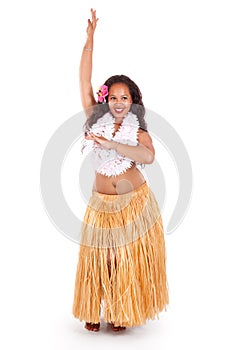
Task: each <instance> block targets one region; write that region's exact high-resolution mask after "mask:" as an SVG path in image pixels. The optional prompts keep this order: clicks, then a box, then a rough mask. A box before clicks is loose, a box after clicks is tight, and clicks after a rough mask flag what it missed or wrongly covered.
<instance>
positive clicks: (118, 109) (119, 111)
mask: <svg viewBox="0 0 233 350" xmlns="http://www.w3.org/2000/svg"><path fill="white" fill-rule="evenodd" d="M114 111H115V112H116V113H117V114H121V113H122V112H123V111H124V108H114Z"/></svg>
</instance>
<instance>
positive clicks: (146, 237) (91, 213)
mask: <svg viewBox="0 0 233 350" xmlns="http://www.w3.org/2000/svg"><path fill="white" fill-rule="evenodd" d="M168 303H169V296H168V283H167V277H166V250H165V241H164V232H163V223H162V218H161V214H160V211H159V207H158V204H157V201H156V199H155V196H154V194H153V192H152V191H151V189H150V188H149V186H148V184H147V183H146V182H144V183H143V184H142V185H141V186H140V187H138V188H137V189H135V190H134V191H132V192H128V193H125V194H120V195H109V194H103V193H98V192H95V191H93V192H92V196H91V198H90V200H89V204H88V206H87V209H86V212H85V215H84V220H83V226H82V237H81V242H80V249H79V259H78V264H77V270H76V280H75V288H74V301H73V309H72V312H73V315H74V317H76V318H79V319H80V321H82V320H85V321H86V322H93V323H99V322H100V310H101V307H102V308H103V318H104V320H105V321H106V322H113V323H114V324H115V325H116V326H126V327H134V326H138V325H142V324H145V323H146V320H147V319H154V318H155V316H157V318H159V313H160V312H161V311H162V310H164V309H165V310H166V305H168Z"/></svg>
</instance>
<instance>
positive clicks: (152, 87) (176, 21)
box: [0, 0, 233, 350]
mask: <svg viewBox="0 0 233 350" xmlns="http://www.w3.org/2000/svg"><path fill="white" fill-rule="evenodd" d="M91 7H94V8H96V9H97V11H98V16H99V17H100V20H99V23H98V29H97V32H96V41H95V51H94V71H93V86H94V88H97V87H98V86H99V85H100V84H102V83H103V81H104V80H105V79H107V78H108V77H109V76H110V75H113V74H121V73H122V74H126V75H129V76H130V77H131V78H132V79H133V80H135V82H136V83H137V84H138V85H139V86H140V88H141V90H142V92H143V99H144V103H145V105H146V107H147V108H149V109H152V110H153V111H155V112H157V113H158V114H160V115H161V116H163V117H164V118H165V119H166V120H167V121H168V122H169V123H170V124H171V125H173V127H174V128H175V129H176V131H177V132H178V133H179V135H180V136H181V138H182V140H183V142H184V144H185V146H186V148H187V150H188V152H189V156H190V159H191V162H192V167H193V175H194V188H193V196H192V202H191V205H190V208H189V211H188V213H187V215H186V217H185V219H184V221H183V223H182V224H181V225H180V226H179V227H178V229H177V230H176V231H175V232H174V233H173V234H172V235H170V236H168V235H167V236H165V239H166V246H167V256H168V262H167V265H168V266H167V270H168V279H169V287H170V306H169V308H168V311H167V312H166V313H163V314H162V315H161V318H160V320H159V321H149V322H148V324H147V325H146V326H143V327H138V328H135V329H131V330H128V331H127V332H125V333H124V334H117V335H116V334H112V333H111V332H110V331H108V330H107V329H106V327H105V326H103V328H102V330H101V331H100V332H99V333H96V334H93V333H90V332H88V331H86V330H84V329H83V323H81V322H79V321H78V320H76V319H74V318H73V316H72V314H71V307H72V299H73V288H74V277H75V271H76V263H77V252H78V245H77V244H75V243H73V242H71V241H70V240H68V239H67V238H65V237H64V236H63V235H61V234H60V233H59V232H58V231H57V229H56V227H55V226H54V225H53V224H52V222H51V221H50V219H49V217H48V216H47V214H46V212H45V210H44V207H43V203H42V200H41V196H40V178H39V176H40V165H41V159H42V156H43V152H44V149H45V147H46V145H47V142H48V140H49V139H50V137H51V135H52V134H53V133H54V131H55V130H56V129H57V128H58V127H59V126H60V125H61V124H62V123H63V122H64V121H65V120H67V119H68V118H70V117H71V116H73V115H74V114H76V113H77V112H79V111H80V110H81V104H80V98H79V86H78V65H79V59H80V54H81V50H82V46H83V44H84V40H85V36H86V33H85V31H86V24H87V18H88V17H89V9H90V8H91ZM232 16H233V14H232V9H231V1H226V0H222V1H207V0H196V1H184V0H183V1H181V0H177V1H171V0H164V1H154V0H153V1H152V0H151V1H147V0H145V1H126V0H117V1H109V0H108V1H107V0H101V1H89V0H88V1H83V2H82V3H81V2H80V1H72V0H66V1H52V0H46V1H45V0H40V1H26V0H22V1H8V2H5V3H4V4H3V3H1V7H0V33H1V34H0V35H1V65H0V69H1V72H0V73H1V78H0V81H1V83H0V84H1V91H0V92H1V94H0V98H1V135H0V141H1V164H2V167H1V195H0V197H1V202H2V205H1V245H0V249H1V252H0V259H1V261H0V267H1V298H0V303H1V305H0V317H1V340H0V342H1V343H3V344H1V348H3V349H16V348H23V349H44V350H46V349H54V350H55V349H56V350H63V349H66V350H67V349H71V350H72V349H80V348H81V347H85V348H87V349H90V348H93V347H95V349H103V348H104V347H106V348H109V347H110V346H111V349H118V348H119V347H121V348H122V349H123V348H124V349H126V348H127V349H128V348H129V349H139V348H142V347H144V348H145V347H147V348H148V349H149V348H152V347H153V348H156V349H159V350H165V349H171V348H179V350H183V349H185V350H186V349H189V350H191V349H206V348H212V349H214V348H216V349H219V348H222V349H225V350H227V349H232V346H233V344H232V338H231V336H230V331H231V328H232V312H233V309H232V295H233V290H232V289H233V288H232V283H231V282H232V263H233V261H232V255H233V254H232V244H231V242H232V240H231V237H232V234H233V232H232V200H231V199H232V177H233V173H232V167H231V166H230V165H231V162H232V161H231V159H232V156H231V152H232V128H231V127H230V122H231V120H232V117H233V113H232V112H233V104H232V96H233V84H232V81H233V68H232V62H233V52H232V32H233V22H232ZM158 157H159V154H158ZM172 174H173V173H172ZM175 185H177V181H175ZM167 195H168V201H169V193H168V194H167ZM165 219H166V218H165ZM113 337H115V339H114V341H113Z"/></svg>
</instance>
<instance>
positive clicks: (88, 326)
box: [85, 322, 100, 332]
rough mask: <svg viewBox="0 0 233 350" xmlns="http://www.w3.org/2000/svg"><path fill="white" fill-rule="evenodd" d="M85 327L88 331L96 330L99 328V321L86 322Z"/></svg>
mask: <svg viewBox="0 0 233 350" xmlns="http://www.w3.org/2000/svg"><path fill="white" fill-rule="evenodd" d="M85 328H86V329H87V330H88V331H93V332H98V331H99V329H100V323H92V322H86V324H85Z"/></svg>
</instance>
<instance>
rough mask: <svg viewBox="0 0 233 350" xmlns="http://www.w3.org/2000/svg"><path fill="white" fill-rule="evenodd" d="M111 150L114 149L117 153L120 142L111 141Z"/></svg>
mask: <svg viewBox="0 0 233 350" xmlns="http://www.w3.org/2000/svg"><path fill="white" fill-rule="evenodd" d="M111 145H112V147H111V149H114V150H115V151H117V147H118V146H119V142H117V141H111Z"/></svg>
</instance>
